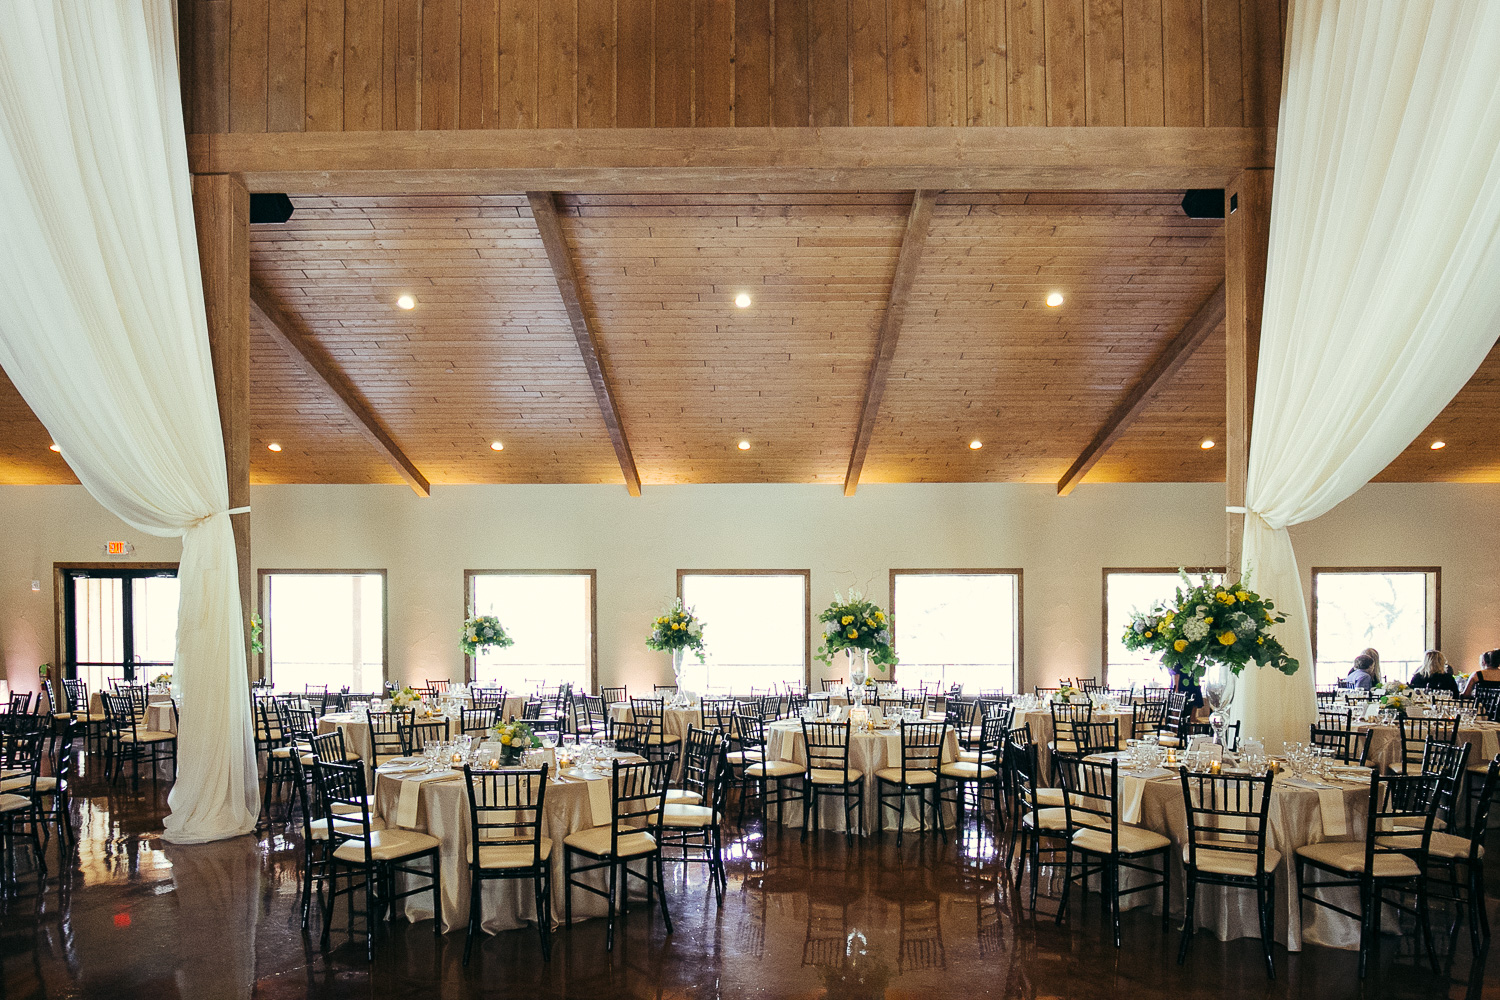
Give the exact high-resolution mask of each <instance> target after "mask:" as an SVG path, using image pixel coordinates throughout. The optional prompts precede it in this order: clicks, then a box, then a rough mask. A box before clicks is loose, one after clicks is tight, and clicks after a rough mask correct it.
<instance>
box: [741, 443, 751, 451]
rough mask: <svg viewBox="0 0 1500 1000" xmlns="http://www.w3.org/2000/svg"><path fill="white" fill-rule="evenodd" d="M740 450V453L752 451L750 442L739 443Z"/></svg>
mask: <svg viewBox="0 0 1500 1000" xmlns="http://www.w3.org/2000/svg"><path fill="white" fill-rule="evenodd" d="M739 449H740V451H749V450H750V442H749V441H741V442H740V443H739Z"/></svg>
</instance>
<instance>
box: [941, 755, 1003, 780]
mask: <svg viewBox="0 0 1500 1000" xmlns="http://www.w3.org/2000/svg"><path fill="white" fill-rule="evenodd" d="M942 773H943V777H945V778H958V779H959V780H960V781H989V780H990V779H991V778H993V777H995V776H996V773H997V772H996V771H995V769H994V768H993V767H989V766H987V765H984V764H981V763H979V762H978V761H967V760H959V761H955V762H954V763H952V764H944V765H943V768H942Z"/></svg>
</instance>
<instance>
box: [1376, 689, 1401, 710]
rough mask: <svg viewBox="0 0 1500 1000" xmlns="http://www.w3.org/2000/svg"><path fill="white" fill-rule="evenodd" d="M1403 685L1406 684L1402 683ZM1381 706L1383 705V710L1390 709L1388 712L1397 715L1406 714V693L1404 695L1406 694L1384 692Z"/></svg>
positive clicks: (1381, 697)
mask: <svg viewBox="0 0 1500 1000" xmlns="http://www.w3.org/2000/svg"><path fill="white" fill-rule="evenodd" d="M1402 686H1403V687H1404V686H1405V685H1402ZM1380 707H1381V709H1382V710H1384V711H1388V712H1392V713H1394V714H1396V715H1405V714H1406V695H1404V694H1384V695H1381V696H1380Z"/></svg>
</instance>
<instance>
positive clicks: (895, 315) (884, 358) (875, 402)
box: [844, 191, 937, 497]
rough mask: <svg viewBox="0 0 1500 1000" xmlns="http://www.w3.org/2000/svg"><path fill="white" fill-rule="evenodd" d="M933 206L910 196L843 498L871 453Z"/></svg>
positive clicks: (933, 199)
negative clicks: (899, 249) (872, 438)
mask: <svg viewBox="0 0 1500 1000" xmlns="http://www.w3.org/2000/svg"><path fill="white" fill-rule="evenodd" d="M936 204H937V193H936V192H933V191H914V192H912V199H911V209H910V210H909V211H908V213H907V216H906V231H905V232H904V233H903V234H902V237H901V253H900V254H899V255H898V256H897V257H896V271H895V274H894V275H893V276H892V278H891V290H890V294H889V295H888V297H887V299H886V304H885V312H884V313H883V314H882V315H881V317H880V330H879V333H878V334H877V335H876V338H875V356H874V359H873V360H872V361H871V363H870V377H869V379H868V380H867V381H866V382H865V395H864V403H863V404H862V405H861V407H860V416H859V424H858V426H857V427H856V428H855V431H854V448H853V450H852V452H851V453H850V456H849V470H848V472H846V473H845V474H844V496H846V497H852V496H853V495H854V492H855V490H857V489H859V476H860V472H861V471H862V470H863V469H864V466H865V455H866V454H867V453H868V452H869V450H870V437H871V435H873V434H874V433H875V422H876V420H877V419H878V418H879V416H880V400H881V398H882V397H883V396H884V395H885V382H886V377H887V376H888V375H889V374H890V370H891V361H892V359H893V358H894V357H895V355H896V347H897V344H898V343H899V342H900V338H901V324H902V323H904V322H905V321H906V310H907V305H908V301H907V300H908V298H909V297H910V294H911V288H912V285H913V284H914V283H915V282H916V280H917V271H918V270H919V269H920V268H921V266H922V250H923V248H924V246H925V244H926V242H927V232H928V229H929V228H930V227H931V226H932V210H933V206H934V205H936Z"/></svg>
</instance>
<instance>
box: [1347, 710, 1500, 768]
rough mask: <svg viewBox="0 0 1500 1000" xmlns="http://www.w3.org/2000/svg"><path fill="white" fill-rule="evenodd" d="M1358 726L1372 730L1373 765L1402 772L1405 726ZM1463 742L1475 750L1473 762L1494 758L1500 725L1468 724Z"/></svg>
mask: <svg viewBox="0 0 1500 1000" xmlns="http://www.w3.org/2000/svg"><path fill="white" fill-rule="evenodd" d="M1354 728H1355V729H1356V730H1359V731H1361V732H1362V731H1364V730H1366V729H1368V730H1370V731H1371V733H1372V735H1371V736H1370V758H1369V762H1370V764H1372V765H1375V766H1378V767H1380V768H1382V769H1383V770H1387V771H1398V770H1400V769H1401V727H1400V726H1383V725H1379V724H1377V723H1373V722H1356V723H1355V724H1354ZM1458 740H1459V742H1460V743H1467V744H1469V745H1470V746H1472V747H1473V748H1474V749H1472V750H1470V751H1469V763H1470V764H1479V763H1482V762H1484V761H1488V760H1493V759H1494V757H1495V754H1497V753H1500V724H1496V723H1493V722H1480V723H1476V724H1475V725H1474V726H1472V727H1471V726H1464V727H1463V728H1461V729H1460V730H1459V731H1458Z"/></svg>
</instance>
